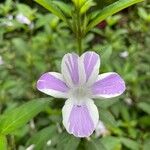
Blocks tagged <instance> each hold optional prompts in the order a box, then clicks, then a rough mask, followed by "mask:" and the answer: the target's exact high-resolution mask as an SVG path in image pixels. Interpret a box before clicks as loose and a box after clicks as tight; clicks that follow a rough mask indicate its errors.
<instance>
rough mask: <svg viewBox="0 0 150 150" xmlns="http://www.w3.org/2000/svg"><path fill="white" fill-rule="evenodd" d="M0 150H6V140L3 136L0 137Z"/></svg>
mask: <svg viewBox="0 0 150 150" xmlns="http://www.w3.org/2000/svg"><path fill="white" fill-rule="evenodd" d="M0 150H7V139H6V137H5V136H4V135H0Z"/></svg>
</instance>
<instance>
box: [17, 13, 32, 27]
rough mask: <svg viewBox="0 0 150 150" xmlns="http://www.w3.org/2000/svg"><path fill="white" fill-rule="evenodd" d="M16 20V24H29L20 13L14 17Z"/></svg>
mask: <svg viewBox="0 0 150 150" xmlns="http://www.w3.org/2000/svg"><path fill="white" fill-rule="evenodd" d="M16 19H17V21H18V22H20V23H22V24H27V25H30V24H31V21H30V20H29V19H28V18H27V17H26V16H24V15H23V14H22V13H20V14H18V15H17V16H16Z"/></svg>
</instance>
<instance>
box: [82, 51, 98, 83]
mask: <svg viewBox="0 0 150 150" xmlns="http://www.w3.org/2000/svg"><path fill="white" fill-rule="evenodd" d="M81 60H82V61H83V64H84V72H85V76H86V82H87V85H92V84H93V83H94V82H95V80H96V79H97V77H98V74H99V67H100V57H99V55H98V54H97V53H95V52H92V51H88V52H85V53H84V54H83V55H82V56H81Z"/></svg>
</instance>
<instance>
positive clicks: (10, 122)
mask: <svg viewBox="0 0 150 150" xmlns="http://www.w3.org/2000/svg"><path fill="white" fill-rule="evenodd" d="M48 104H49V101H47V100H44V99H37V100H32V101H30V102H27V103H25V104H23V105H22V106H19V107H18V108H15V109H14V110H12V111H9V112H8V113H6V114H4V115H2V116H1V118H0V133H2V134H9V133H12V132H13V131H15V130H16V129H18V128H20V127H22V126H24V125H25V124H26V123H27V122H28V121H29V120H30V119H32V118H33V117H35V116H36V115H37V114H38V113H40V112H41V111H43V110H44V109H45V108H46V106H48Z"/></svg>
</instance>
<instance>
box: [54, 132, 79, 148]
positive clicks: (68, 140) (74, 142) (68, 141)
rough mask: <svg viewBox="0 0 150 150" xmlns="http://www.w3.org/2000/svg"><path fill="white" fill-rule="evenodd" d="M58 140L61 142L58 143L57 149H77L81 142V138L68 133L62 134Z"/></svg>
mask: <svg viewBox="0 0 150 150" xmlns="http://www.w3.org/2000/svg"><path fill="white" fill-rule="evenodd" d="M58 140H59V141H60V142H59V143H58V144H57V150H76V149H77V147H78V145H79V143H80V138H76V137H74V136H72V135H69V134H67V133H64V134H61V135H60V138H59V139H58Z"/></svg>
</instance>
